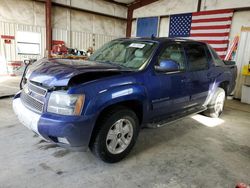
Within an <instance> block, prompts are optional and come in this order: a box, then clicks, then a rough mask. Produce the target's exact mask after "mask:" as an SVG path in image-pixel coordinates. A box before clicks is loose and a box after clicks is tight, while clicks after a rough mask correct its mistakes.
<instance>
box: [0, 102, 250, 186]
mask: <svg viewBox="0 0 250 188" xmlns="http://www.w3.org/2000/svg"><path fill="white" fill-rule="evenodd" d="M204 124H206V125H204ZM0 148H1V153H0V187H1V188H9V187H19V188H22V187H29V188H30V187H36V188H38V187H47V188H49V187H53V188H55V187H60V188H63V187H67V188H68V187H72V188H73V187H74V188H75V187H79V188H80V187H81V188H83V187H86V188H90V187H102V188H103V187H108V188H116V187H119V188H123V187H126V188H127V187H131V188H133V187H141V188H147V187H150V188H151V187H152V188H170V187H171V188H179V187H192V188H195V187H209V188H211V187H213V188H216V187H223V188H225V187H226V188H227V187H228V188H229V187H230V188H232V187H235V185H236V184H237V183H238V182H245V183H250V105H243V104H241V103H240V102H239V101H227V107H226V109H225V111H224V114H223V115H222V117H221V119H215V120H214V119H210V118H206V117H204V116H200V115H195V116H193V117H187V118H184V119H182V120H179V121H176V122H174V123H170V124H168V125H166V126H164V127H162V128H159V129H143V130H142V131H141V133H140V135H139V139H138V141H137V143H136V146H135V148H134V149H133V150H132V152H131V153H130V154H129V156H128V157H127V158H126V159H125V160H123V161H122V162H120V163H116V164H106V163H103V162H102V161H99V160H98V159H96V158H95V157H94V156H93V155H92V154H91V153H90V152H69V151H68V150H65V149H63V148H60V147H56V146H55V145H52V144H48V143H45V142H43V141H41V140H40V139H39V138H38V137H35V136H34V135H33V133H32V132H31V131H29V130H27V129H26V128H25V127H24V126H22V125H21V124H20V123H19V122H18V121H17V118H16V117H15V115H14V114H13V112H12V109H11V99H2V100H0Z"/></svg>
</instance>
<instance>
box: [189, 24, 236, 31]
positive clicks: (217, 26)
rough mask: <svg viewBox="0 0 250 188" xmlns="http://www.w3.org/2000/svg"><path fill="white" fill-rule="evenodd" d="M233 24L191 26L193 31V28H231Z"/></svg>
mask: <svg viewBox="0 0 250 188" xmlns="http://www.w3.org/2000/svg"><path fill="white" fill-rule="evenodd" d="M230 27H231V25H214V26H191V31H192V30H207V29H214V30H216V29H226V28H229V29H230Z"/></svg>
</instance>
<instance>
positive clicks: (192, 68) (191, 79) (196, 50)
mask: <svg viewBox="0 0 250 188" xmlns="http://www.w3.org/2000/svg"><path fill="white" fill-rule="evenodd" d="M185 52H186V57H187V66H188V69H187V71H188V73H187V77H186V79H185V82H186V84H187V87H188V90H189V94H190V107H192V106H202V105H203V104H204V103H205V101H206V98H207V96H208V93H209V87H210V84H211V83H212V82H213V80H211V75H212V74H211V71H210V69H209V58H208V52H207V48H206V45H205V44H202V43H195V42H193V43H192V42H191V43H185Z"/></svg>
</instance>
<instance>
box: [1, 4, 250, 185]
mask: <svg viewBox="0 0 250 188" xmlns="http://www.w3.org/2000/svg"><path fill="white" fill-rule="evenodd" d="M217 10H232V11H233V14H232V18H231V20H230V28H228V29H229V30H228V32H229V34H228V35H227V36H225V37H226V38H225V41H227V43H226V48H224V49H223V50H224V51H223V52H220V53H219V55H220V56H221V58H223V59H227V60H230V61H234V62H235V64H236V66H237V69H238V75H237V80H236V87H235V90H234V92H233V93H232V94H231V95H230V96H229V97H228V98H227V100H226V101H225V108H224V111H223V114H222V115H221V116H220V117H219V118H209V117H206V116H203V115H201V114H194V115H191V116H188V117H185V118H183V119H180V120H177V121H174V122H171V123H167V124H166V125H164V126H162V127H160V128H155V129H150V128H145V129H142V130H141V131H140V134H139V137H138V140H137V143H136V145H135V147H134V149H133V150H132V151H131V153H130V154H129V155H128V156H127V157H126V158H125V159H123V160H122V161H121V162H119V163H115V164H108V163H104V162H102V161H100V160H98V159H97V158H95V157H93V154H92V153H91V152H89V151H86V152H78V151H71V150H68V149H64V148H61V147H58V146H57V145H55V144H51V143H47V142H45V141H43V140H41V138H39V137H38V136H36V135H34V134H33V133H32V132H30V131H28V130H27V129H26V128H25V127H24V126H23V125H21V123H20V122H19V121H18V119H17V117H16V115H15V114H14V112H13V109H12V101H13V96H14V95H15V93H17V92H18V91H19V90H20V88H19V83H20V80H21V77H22V74H23V72H24V69H25V62H26V61H31V60H34V59H35V60H38V59H41V58H43V57H53V58H70V59H81V60H85V59H87V58H88V55H89V53H90V54H91V53H92V52H93V51H96V50H97V49H98V48H100V47H101V46H102V45H104V44H105V43H107V42H109V41H111V40H113V39H117V38H124V37H144V36H145V37H151V36H152V35H153V37H169V35H170V33H169V31H170V19H171V16H173V15H178V14H185V13H197V12H198V13H199V12H204V11H217ZM0 36H1V38H0V146H1V155H0V169H1V171H0V187H3V188H7V187H8V188H9V187H56V186H60V187H150V188H151V187H152V188H165V187H177V188H179V187H194V188H195V187H218V188H219V187H242V188H243V187H244V188H249V187H250V123H249V122H250V0H228V1H223V0H179V1H176V0H0ZM62 46H63V47H62ZM64 48H67V50H68V51H67V53H66V54H64V53H63V52H62V53H57V51H58V49H60V50H61V51H63V49H64ZM69 49H70V50H69Z"/></svg>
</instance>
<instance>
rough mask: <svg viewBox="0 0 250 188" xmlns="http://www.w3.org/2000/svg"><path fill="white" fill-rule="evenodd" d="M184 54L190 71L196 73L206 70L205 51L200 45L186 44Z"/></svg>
mask: <svg viewBox="0 0 250 188" xmlns="http://www.w3.org/2000/svg"><path fill="white" fill-rule="evenodd" d="M186 54H187V59H188V66H189V70H190V71H198V70H204V69H207V68H208V60H207V56H206V51H205V48H204V46H203V45H202V44H188V45H187V46H186Z"/></svg>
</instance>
